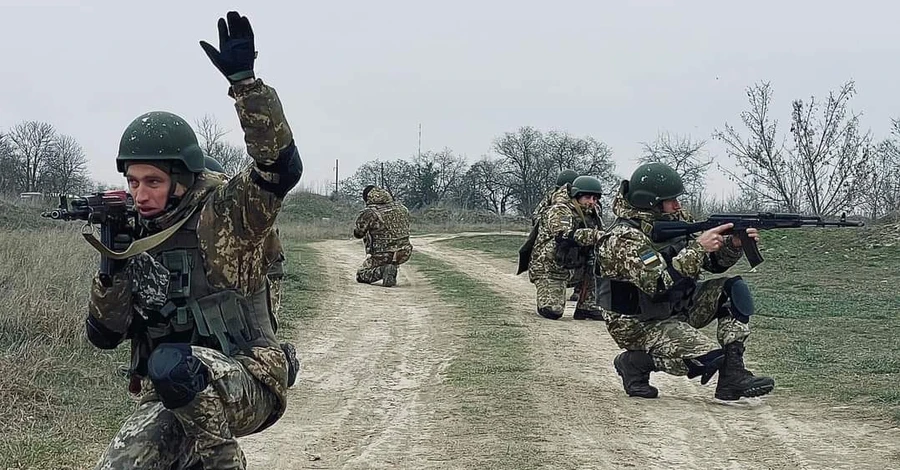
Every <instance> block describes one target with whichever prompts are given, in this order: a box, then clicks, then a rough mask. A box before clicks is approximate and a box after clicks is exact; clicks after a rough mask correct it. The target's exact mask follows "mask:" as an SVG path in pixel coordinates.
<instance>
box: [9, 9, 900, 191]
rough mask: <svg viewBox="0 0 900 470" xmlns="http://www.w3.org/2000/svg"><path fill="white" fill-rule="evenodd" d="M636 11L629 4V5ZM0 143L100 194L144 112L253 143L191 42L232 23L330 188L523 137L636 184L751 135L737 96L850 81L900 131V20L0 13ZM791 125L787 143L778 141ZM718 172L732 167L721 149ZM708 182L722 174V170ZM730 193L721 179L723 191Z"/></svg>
mask: <svg viewBox="0 0 900 470" xmlns="http://www.w3.org/2000/svg"><path fill="white" fill-rule="evenodd" d="M626 3H627V4H626ZM0 5H2V8H0V18H2V22H3V27H2V28H0V61H2V66H0V74H2V75H0V81H2V86H0V131H2V130H5V129H8V128H9V127H10V126H12V125H14V124H16V123H17V122H20V121H23V120H40V121H46V122H49V123H51V124H53V125H54V126H55V127H56V128H57V130H58V131H59V132H61V133H65V134H69V135H72V136H73V137H75V138H76V139H77V140H78V142H79V143H81V145H82V146H83V147H84V149H85V151H86V153H87V155H88V159H89V162H90V163H89V165H90V171H91V173H92V175H93V177H94V178H96V179H98V180H101V181H105V182H111V183H117V184H121V183H123V180H122V179H121V177H120V176H119V175H118V174H117V173H116V171H115V164H114V162H113V160H114V159H115V155H116V151H117V147H118V142H119V137H120V136H121V133H122V131H123V130H124V128H125V126H126V125H127V124H128V123H129V122H130V121H131V120H132V119H133V118H134V117H136V116H138V115H140V114H142V113H144V112H146V111H149V110H167V111H172V112H175V113H177V114H180V115H182V116H183V117H185V118H186V119H188V121H189V122H192V123H193V122H194V121H195V120H196V119H197V118H200V117H202V116H203V115H204V114H211V115H213V116H215V117H216V118H217V119H218V120H219V122H220V123H221V124H223V125H224V126H225V127H226V128H229V129H232V132H231V133H230V134H229V135H228V138H229V140H231V141H232V142H234V143H241V142H242V135H241V132H240V128H239V125H238V120H237V117H236V116H235V113H234V108H233V101H232V100H231V99H230V98H229V97H228V96H227V95H226V92H227V82H226V81H225V79H224V78H223V77H222V76H221V75H220V74H219V72H218V71H217V70H216V69H215V68H214V67H213V66H212V64H211V63H210V62H209V60H208V59H207V58H206V56H205V54H204V53H203V51H202V50H201V48H200V46H199V45H198V41H199V40H201V39H205V40H207V41H209V42H211V43H213V44H217V41H218V40H217V33H216V21H217V19H218V18H219V17H220V16H224V14H225V12H226V11H228V10H229V9H238V10H239V11H240V12H241V13H242V14H245V15H247V16H248V17H249V19H250V21H251V23H252V25H253V28H254V31H255V33H256V47H257V49H258V51H259V58H258V59H257V65H256V71H257V75H258V76H259V77H261V78H263V79H264V80H265V81H266V82H267V83H269V84H271V85H272V86H274V87H275V88H276V89H277V90H278V93H279V95H280V97H281V100H282V102H283V104H284V107H285V110H286V112H287V116H288V119H289V121H290V124H291V127H292V128H293V129H294V133H295V137H296V140H297V145H298V147H299V149H300V152H301V154H302V156H303V160H304V166H305V169H306V171H305V173H304V176H303V180H302V182H303V183H305V184H307V185H317V184H318V185H321V184H323V183H324V182H326V181H330V180H333V178H334V161H335V159H339V160H340V170H341V177H342V178H343V177H344V176H348V175H349V174H350V173H352V171H353V170H354V169H355V168H356V167H357V166H358V165H359V164H361V163H363V162H365V161H367V160H370V159H373V158H375V157H380V158H384V159H393V158H397V157H404V158H407V157H411V156H413V155H414V154H415V152H416V148H417V138H418V125H419V124H420V123H421V124H422V150H423V151H425V150H440V149H442V148H444V147H449V148H451V149H453V150H454V151H456V152H457V153H459V154H462V155H464V156H466V157H468V159H469V160H470V161H475V160H476V159H478V158H480V157H481V156H482V155H485V154H488V153H489V152H490V147H491V141H492V140H493V139H494V138H495V137H497V136H499V135H501V134H502V133H504V132H507V131H514V130H515V129H516V128H518V127H520V126H523V125H531V126H535V127H537V128H539V129H542V130H551V129H556V130H560V131H568V132H569V133H571V134H574V135H578V136H585V135H590V136H593V137H595V138H597V139H599V140H602V141H604V142H606V143H607V144H608V145H609V146H610V147H611V148H612V149H613V152H614V158H615V160H616V163H617V169H618V171H619V172H620V173H621V174H625V175H627V174H630V172H631V171H632V170H633V169H634V168H635V167H636V163H635V158H636V157H637V156H638V155H639V154H640V150H641V144H640V143H641V142H643V141H651V140H653V139H654V138H655V137H656V135H657V133H658V132H665V131H668V132H671V133H679V134H685V135H687V134H689V135H691V136H692V137H694V138H696V139H706V140H711V139H710V134H711V133H712V131H713V130H714V129H715V128H717V127H718V128H721V127H722V125H723V124H724V123H725V122H726V121H727V122H728V123H731V124H736V125H737V124H740V121H739V113H740V112H741V111H742V110H743V109H745V108H746V103H747V100H746V95H745V88H746V87H747V86H748V85H751V84H753V83H755V82H758V81H760V80H768V81H771V82H772V86H773V88H774V92H775V102H774V104H773V111H774V112H773V116H774V117H776V118H777V119H779V120H780V122H781V123H783V124H782V125H784V124H787V122H788V120H789V118H790V101H791V99H794V98H808V97H809V96H810V95H815V96H818V97H824V96H826V95H827V92H828V91H829V90H834V89H837V88H838V87H839V86H840V85H841V84H842V83H843V82H845V81H847V80H849V79H853V80H855V81H856V84H857V90H858V95H857V96H856V97H855V98H854V99H853V100H852V101H851V106H852V107H853V109H855V110H857V111H862V112H863V113H864V115H863V118H862V125H863V127H864V128H870V129H872V131H873V133H874V134H875V136H876V138H882V137H884V136H885V134H886V132H888V128H889V125H890V119H891V117H900V106H898V105H900V85H898V83H900V80H898V78H900V77H898V73H897V72H898V69H900V65H898V64H897V52H898V49H900V27H898V26H897V18H898V11H900V6H897V5H896V4H895V3H893V2H865V1H855V2H848V1H840V2H839V1H833V0H829V1H815V2H813V1H804V2H794V1H792V2H787V1H754V2H723V1H687V0H682V1H641V2H637V1H634V2H624V1H615V2H613V1H582V2H565V1H554V2H550V1H541V2H531V1H515V2H514V1H504V2H499V1H497V2H490V1H486V0H481V1H463V0H455V1H450V2H428V1H421V0H420V1H405V2H401V1H387V0H383V1H379V2H372V1H365V2H363V1H358V2H338V1H335V2H326V1H322V0H319V1H315V2H304V1H295V2H288V1H279V2H274V1H262V0H255V1H253V2H221V1H198V0H181V1H178V2H174V1H168V0H166V1H162V0H156V1H148V2H130V1H90V0H82V1H78V2H75V1H56V2H50V1H44V0H28V1H13V2H11V1H8V0H0ZM786 127H787V126H784V127H783V130H786ZM708 150H709V152H710V155H711V156H714V157H716V158H717V161H722V162H723V163H724V162H726V158H727V157H726V156H725V155H724V154H723V153H722V147H721V145H720V144H718V143H716V142H714V141H711V142H710V143H709V145H708ZM712 171H713V173H717V171H716V170H715V169H713V170H712ZM724 181H725V180H724V178H722V177H720V176H717V175H711V184H712V186H713V188H714V190H715V192H724V191H726V186H727V185H726V183H725V182H724Z"/></svg>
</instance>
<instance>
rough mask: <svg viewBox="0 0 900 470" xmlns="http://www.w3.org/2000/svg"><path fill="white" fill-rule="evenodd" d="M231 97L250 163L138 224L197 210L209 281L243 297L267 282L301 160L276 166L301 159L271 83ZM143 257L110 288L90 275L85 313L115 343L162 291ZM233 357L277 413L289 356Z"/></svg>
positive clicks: (235, 90)
mask: <svg viewBox="0 0 900 470" xmlns="http://www.w3.org/2000/svg"><path fill="white" fill-rule="evenodd" d="M229 96H231V97H232V98H234V100H235V108H236V110H237V113H238V116H239V119H240V122H241V127H242V128H243V130H244V136H245V142H246V144H247V151H248V153H249V154H250V156H251V157H253V159H254V162H255V165H251V166H250V167H248V168H246V169H245V170H244V171H243V172H241V173H240V174H238V175H235V176H234V177H233V178H230V179H228V180H227V181H226V178H225V176H224V175H223V174H221V173H214V172H210V171H205V172H203V173H201V174H199V175H198V177H197V180H196V182H195V184H194V185H192V186H191V187H190V188H189V189H188V191H187V193H185V195H184V196H183V197H182V198H181V201H180V203H179V204H178V206H177V207H176V208H174V209H173V210H171V211H169V212H167V213H165V214H163V215H162V216H160V217H157V218H154V219H153V220H150V221H144V222H143V223H142V225H144V227H145V228H146V229H147V232H148V233H147V234H148V235H149V234H151V233H155V232H158V231H160V230H163V229H165V228H167V227H170V226H172V225H174V224H176V223H178V222H179V221H181V220H182V219H184V218H186V217H190V216H191V215H192V214H196V213H197V212H198V211H199V221H198V222H197V228H196V236H197V239H198V243H199V250H200V253H201V256H202V259H203V264H204V266H203V267H204V270H205V272H206V277H207V282H208V284H209V286H210V287H211V288H213V289H215V290H217V291H219V290H223V291H224V290H233V291H236V292H238V293H240V294H242V295H244V296H247V297H249V296H252V295H253V294H255V293H257V292H259V291H260V289H263V288H264V287H265V285H266V282H267V281H266V272H267V270H268V269H269V267H270V265H271V263H272V259H271V258H272V257H274V256H275V252H277V251H279V247H273V246H272V245H273V242H274V241H275V240H277V239H275V240H273V239H272V235H273V232H274V228H273V226H274V223H275V218H276V216H277V214H278V212H279V211H280V209H281V205H282V202H283V197H284V194H286V193H287V190H289V189H290V187H293V186H294V185H296V183H297V180H298V179H299V174H300V173H302V164H301V166H300V167H299V168H297V167H296V166H295V167H291V168H290V169H288V168H285V166H284V165H282V164H281V163H280V162H284V161H286V160H285V159H295V160H291V161H296V162H297V163H299V154H298V153H297V149H296V146H295V145H294V141H293V134H292V132H291V129H290V127H289V126H288V123H287V120H286V119H285V117H284V113H283V110H282V107H281V103H280V100H279V98H278V95H277V94H276V92H275V90H274V89H273V88H271V87H269V86H267V85H265V84H264V83H263V82H262V80H260V79H257V80H255V81H254V82H253V83H250V84H246V85H235V86H233V87H231V88H229ZM267 240H268V243H267ZM267 248H268V249H267ZM149 258H150V256H149V255H148V254H147V253H142V254H140V255H138V256H135V257H133V258H129V260H128V262H127V263H126V266H125V268H124V269H123V270H121V271H119V272H117V273H116V274H115V275H114V276H113V284H112V286H110V287H108V288H107V287H103V286H102V284H100V282H99V278H98V276H95V277H94V280H93V283H92V287H91V295H90V301H89V307H88V315H89V316H90V317H92V318H93V319H95V320H96V321H97V322H98V323H99V324H100V325H102V326H103V327H104V328H105V329H107V330H109V332H113V333H116V334H119V335H120V337H119V339H118V342H121V341H123V340H124V339H126V338H127V337H129V335H130V327H131V325H132V323H133V322H135V321H136V320H135V319H136V318H137V316H139V315H141V314H142V311H143V306H146V305H147V304H153V303H154V301H153V299H152V297H153V296H154V295H156V296H158V295H159V292H158V291H159V290H160V289H155V288H154V285H156V286H159V285H163V284H161V283H162V281H160V282H159V283H156V284H154V283H155V281H156V280H154V279H150V278H148V276H146V275H143V274H144V273H146V271H145V270H144V271H142V265H145V264H147V262H146V260H148V259H149ZM163 290H165V289H163ZM155 303H156V304H158V301H156V302H155ZM109 332H107V333H109ZM113 347H114V346H113ZM235 358H236V359H238V360H239V361H240V362H241V363H242V364H244V366H245V367H246V368H247V369H248V370H249V371H250V372H251V373H252V374H253V375H254V376H255V377H256V378H257V379H259V380H260V381H261V382H263V383H265V384H266V385H267V386H268V387H269V388H270V389H271V390H272V391H273V393H275V394H276V396H277V397H278V398H279V401H280V402H281V410H280V411H278V414H279V416H280V414H281V413H282V412H283V410H284V406H285V403H286V401H285V391H286V387H287V361H286V358H285V355H284V352H283V351H282V350H281V349H280V348H279V346H278V344H271V345H268V346H265V347H260V346H254V347H253V348H252V349H251V354H250V355H247V354H244V353H242V352H238V353H237V354H236V355H235Z"/></svg>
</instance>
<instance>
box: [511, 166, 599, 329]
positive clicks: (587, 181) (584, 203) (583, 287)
mask: <svg viewBox="0 0 900 470" xmlns="http://www.w3.org/2000/svg"><path fill="white" fill-rule="evenodd" d="M602 195H603V191H602V185H601V183H600V180H598V179H597V178H594V177H593V176H579V177H577V178H575V180H574V181H573V182H572V184H571V185H568V184H566V185H563V186H562V187H560V188H559V189H557V190H556V191H555V192H554V193H553V195H552V196H551V204H550V206H549V207H548V208H547V209H546V211H544V213H543V214H541V216H540V218H539V219H538V226H537V228H538V231H537V237H536V240H535V244H534V249H533V250H532V251H531V260H530V261H529V263H528V279H529V280H530V281H531V283H532V284H534V287H535V290H536V293H537V313H538V314H539V315H540V316H542V317H544V318H547V319H550V320H558V319H560V318H562V316H563V311H564V309H565V306H566V287H567V286H568V287H572V286H574V287H575V292H576V293H578V294H579V298H578V304H577V305H576V307H575V315H574V319H575V320H586V319H592V320H602V319H603V317H602V314H601V312H600V311H599V310H598V309H597V307H596V306H595V305H594V268H593V247H594V243H595V242H596V240H597V239H598V238H599V236H600V234H601V233H602V229H603V221H602V220H600V215H599V214H600V211H599V208H598V206H597V201H598V200H599V199H600V197H602Z"/></svg>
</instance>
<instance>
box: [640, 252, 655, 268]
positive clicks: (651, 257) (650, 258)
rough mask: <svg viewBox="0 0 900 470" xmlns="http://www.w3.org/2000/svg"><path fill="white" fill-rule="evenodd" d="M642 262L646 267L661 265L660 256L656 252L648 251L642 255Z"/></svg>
mask: <svg viewBox="0 0 900 470" xmlns="http://www.w3.org/2000/svg"><path fill="white" fill-rule="evenodd" d="M641 262H642V263H644V266H647V267H653V266H656V265H657V264H659V263H660V261H659V255H657V254H656V251H653V250H647V251H645V252H643V253H641Z"/></svg>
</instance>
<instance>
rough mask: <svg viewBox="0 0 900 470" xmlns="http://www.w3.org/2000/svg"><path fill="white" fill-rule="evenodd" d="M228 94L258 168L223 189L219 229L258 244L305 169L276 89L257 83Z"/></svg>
mask: <svg viewBox="0 0 900 470" xmlns="http://www.w3.org/2000/svg"><path fill="white" fill-rule="evenodd" d="M228 93H229V96H231V97H233V98H234V100H235V105H234V106H235V109H236V110H237V114H238V118H239V119H240V122H241V128H242V129H243V130H244V141H245V142H246V144H247V153H248V154H250V156H251V157H252V158H253V160H254V165H252V166H251V167H250V168H247V169H245V170H244V171H242V172H241V173H240V174H238V175H236V176H235V177H233V178H231V179H229V180H228V182H227V183H226V184H225V185H223V186H220V187H219V188H218V190H217V196H216V200H215V213H216V216H217V217H220V218H222V219H223V220H222V222H221V224H217V225H219V226H221V230H229V231H232V232H233V234H234V235H236V236H238V237H239V238H241V239H242V241H243V242H246V243H248V244H250V245H255V244H259V243H262V241H263V239H264V238H265V237H266V236H268V233H269V230H270V229H271V228H272V226H273V225H274V223H275V217H276V216H277V214H278V212H279V211H280V210H281V204H282V201H283V198H284V196H285V195H286V194H287V192H288V191H289V190H290V189H291V188H293V186H295V185H296V184H297V182H298V181H299V179H300V174H301V173H302V164H301V163H300V159H299V153H297V149H296V146H295V145H294V140H293V134H292V132H291V128H290V126H288V123H287V120H286V119H285V116H284V111H283V110H282V107H281V102H280V100H279V99H278V95H277V94H276V93H275V89H273V88H271V87H269V86H268V85H266V84H264V83H263V82H262V80H260V79H256V80H255V81H254V82H252V83H249V84H246V85H234V86H232V87H231V88H230V89H229V92H228ZM223 235H224V234H223Z"/></svg>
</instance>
